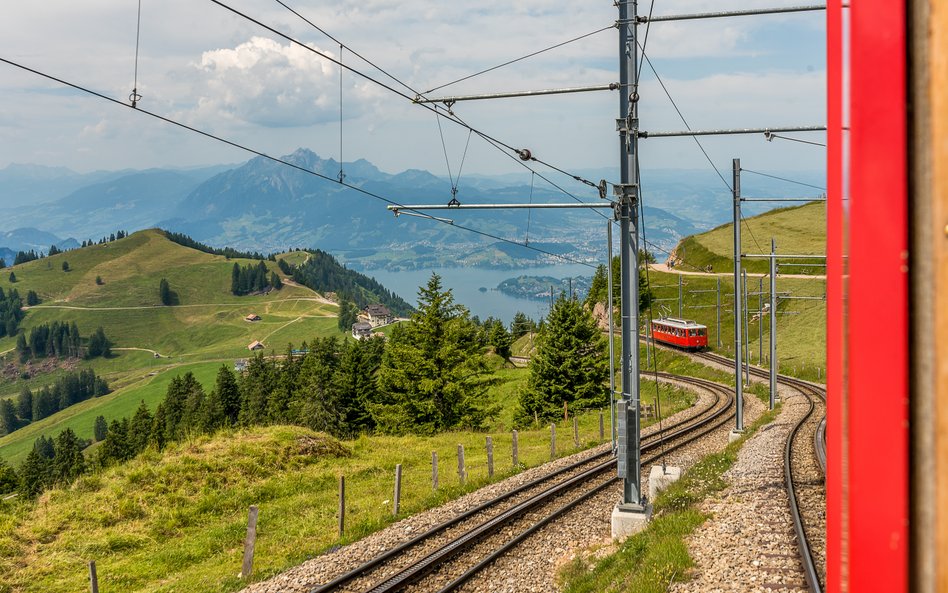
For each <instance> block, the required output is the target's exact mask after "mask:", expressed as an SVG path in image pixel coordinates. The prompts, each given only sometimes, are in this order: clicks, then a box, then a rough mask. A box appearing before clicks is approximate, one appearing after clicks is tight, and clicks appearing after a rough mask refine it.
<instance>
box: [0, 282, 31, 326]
mask: <svg viewBox="0 0 948 593" xmlns="http://www.w3.org/2000/svg"><path fill="white" fill-rule="evenodd" d="M30 292H32V291H30ZM33 294H34V295H35V294H36V293H33ZM22 307H23V301H22V299H20V293H19V292H18V291H17V289H15V288H12V289H10V290H9V291H6V292H5V291H4V290H3V289H2V288H0V338H3V337H5V336H14V335H16V333H17V330H18V329H19V328H20V321H22V320H23V317H24V316H26V313H25V312H23V309H22Z"/></svg>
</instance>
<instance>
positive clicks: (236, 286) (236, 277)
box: [230, 262, 242, 295]
mask: <svg viewBox="0 0 948 593" xmlns="http://www.w3.org/2000/svg"><path fill="white" fill-rule="evenodd" d="M230 292H231V293H232V294H235V295H239V294H242V293H241V292H240V264H238V263H236V262H235V263H234V267H233V268H231V270H230Z"/></svg>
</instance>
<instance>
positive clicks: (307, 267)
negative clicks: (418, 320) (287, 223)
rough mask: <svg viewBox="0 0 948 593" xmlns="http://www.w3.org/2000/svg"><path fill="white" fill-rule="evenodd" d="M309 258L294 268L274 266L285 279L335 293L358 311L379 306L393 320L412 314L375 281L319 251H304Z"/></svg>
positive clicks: (283, 261)
mask: <svg viewBox="0 0 948 593" xmlns="http://www.w3.org/2000/svg"><path fill="white" fill-rule="evenodd" d="M306 252H307V253H308V254H309V257H307V258H306V261H305V262H303V263H302V264H300V265H298V266H294V265H293V264H290V263H288V262H287V261H286V260H283V259H281V260H279V261H278V262H277V265H278V266H279V267H280V270H282V271H283V273H284V274H286V275H288V276H293V279H294V280H295V281H296V282H298V283H300V284H302V285H303V286H306V287H308V288H312V289H313V290H316V291H319V292H335V293H336V294H337V295H339V296H340V298H341V297H345V298H347V299H348V300H349V301H351V302H353V303H355V305H356V307H358V308H359V309H362V308H363V307H365V306H366V305H368V304H369V303H381V304H383V305H385V306H386V307H388V308H389V310H390V311H391V312H392V313H393V314H395V315H397V316H400V317H402V316H406V315H408V314H410V313H411V312H412V310H413V309H412V306H411V305H409V304H408V303H407V302H406V301H405V300H404V299H402V298H401V297H399V296H398V295H396V294H394V293H392V292H391V291H389V290H388V289H387V288H385V287H384V286H382V285H381V284H379V282H378V281H376V280H375V278H369V277H368V276H366V275H364V274H360V273H359V272H355V271H353V270H349V269H347V268H346V267H345V266H342V265H340V264H339V262H338V261H336V258H334V257H333V256H331V255H329V254H328V253H326V252H325V251H321V250H319V249H316V250H306Z"/></svg>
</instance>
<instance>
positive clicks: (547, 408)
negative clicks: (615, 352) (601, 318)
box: [517, 294, 609, 423]
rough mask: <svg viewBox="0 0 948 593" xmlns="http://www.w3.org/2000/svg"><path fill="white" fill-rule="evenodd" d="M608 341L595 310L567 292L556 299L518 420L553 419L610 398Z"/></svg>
mask: <svg viewBox="0 0 948 593" xmlns="http://www.w3.org/2000/svg"><path fill="white" fill-rule="evenodd" d="M606 346H607V344H606V341H605V339H604V338H603V337H602V332H600V331H599V328H598V327H597V326H596V322H595V320H594V319H593V317H592V315H591V314H590V312H589V311H588V310H587V309H585V308H584V307H583V306H582V305H581V304H580V303H579V301H577V300H576V299H574V298H568V297H566V296H565V295H564V294H560V297H559V298H558V299H557V300H556V302H554V303H553V308H552V309H551V310H550V314H549V316H548V318H547V323H546V324H545V325H544V327H543V329H541V330H540V334H539V335H538V336H537V341H536V348H537V350H536V354H535V355H534V356H533V358H532V360H531V361H530V377H529V379H528V382H527V388H526V389H525V390H524V391H523V392H522V393H521V394H520V398H519V399H520V402H519V409H518V412H517V419H518V421H519V422H522V423H529V422H532V421H533V419H534V418H535V417H539V418H540V419H541V420H550V419H553V418H556V417H559V416H560V414H562V411H563V406H564V404H566V405H568V406H569V408H570V409H573V410H577V411H578V410H582V409H586V408H590V407H598V406H601V405H602V404H604V403H605V402H606V401H607V397H606V390H605V389H604V387H603V386H604V384H605V382H606V380H607V379H608V378H609V364H608V362H609V361H608V356H607V354H606Z"/></svg>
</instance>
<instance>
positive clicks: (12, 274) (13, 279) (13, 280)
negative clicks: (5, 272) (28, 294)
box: [9, 272, 16, 284]
mask: <svg viewBox="0 0 948 593" xmlns="http://www.w3.org/2000/svg"><path fill="white" fill-rule="evenodd" d="M9 280H10V284H13V283H14V282H16V274H14V273H13V272H10V278H9Z"/></svg>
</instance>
